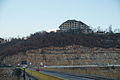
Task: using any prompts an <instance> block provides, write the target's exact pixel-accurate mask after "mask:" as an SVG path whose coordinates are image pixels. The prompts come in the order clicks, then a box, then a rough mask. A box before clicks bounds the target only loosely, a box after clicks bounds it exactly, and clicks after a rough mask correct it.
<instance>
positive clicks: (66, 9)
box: [0, 0, 120, 38]
mask: <svg viewBox="0 0 120 80" xmlns="http://www.w3.org/2000/svg"><path fill="white" fill-rule="evenodd" d="M69 19H75V20H78V21H82V22H84V23H85V24H87V25H89V26H91V27H92V28H94V29H95V28H97V27H98V26H100V27H101V29H103V30H105V29H107V28H108V27H109V26H110V25H112V28H113V29H117V28H120V0H0V37H1V38H10V37H23V36H28V35H30V34H33V33H35V32H39V31H43V30H46V31H50V30H53V29H58V27H59V25H60V24H62V23H63V22H65V21H66V20H69Z"/></svg>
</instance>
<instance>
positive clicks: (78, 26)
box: [59, 20, 92, 33]
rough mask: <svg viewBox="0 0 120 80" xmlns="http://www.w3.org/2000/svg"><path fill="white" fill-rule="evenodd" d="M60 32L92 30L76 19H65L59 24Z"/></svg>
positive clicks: (87, 31)
mask: <svg viewBox="0 0 120 80" xmlns="http://www.w3.org/2000/svg"><path fill="white" fill-rule="evenodd" d="M59 28H60V31H61V32H69V31H81V32H84V33H90V32H92V30H91V29H90V28H89V26H88V25H86V24H85V23H83V22H81V21H76V20H67V21H65V22H63V23H62V24H61V25H60V26H59Z"/></svg>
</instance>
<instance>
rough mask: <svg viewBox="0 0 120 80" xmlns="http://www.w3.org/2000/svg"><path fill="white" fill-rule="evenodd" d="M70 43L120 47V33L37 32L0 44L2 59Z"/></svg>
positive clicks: (90, 46)
mask: <svg viewBox="0 0 120 80" xmlns="http://www.w3.org/2000/svg"><path fill="white" fill-rule="evenodd" d="M69 45H81V46H84V47H88V48H95V47H100V48H120V46H119V45H120V34H95V33H91V34H84V33H60V32H56V33H55V32H50V33H48V32H45V31H44V32H37V33H35V34H32V35H31V36H29V37H27V38H18V39H16V38H13V39H12V40H11V41H9V42H6V43H4V44H0V56H1V58H0V59H1V60H2V59H3V58H5V57H6V56H12V55H17V54H18V53H23V54H24V53H25V52H26V51H28V50H34V49H40V48H44V47H50V46H54V47H65V46H69Z"/></svg>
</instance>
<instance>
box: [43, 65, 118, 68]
mask: <svg viewBox="0 0 120 80" xmlns="http://www.w3.org/2000/svg"><path fill="white" fill-rule="evenodd" d="M44 67H46V68H80V67H120V65H70V66H44Z"/></svg>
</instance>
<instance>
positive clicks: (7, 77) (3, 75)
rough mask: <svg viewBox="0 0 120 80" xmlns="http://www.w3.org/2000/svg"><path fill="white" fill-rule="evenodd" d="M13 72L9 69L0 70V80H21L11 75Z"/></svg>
mask: <svg viewBox="0 0 120 80" xmlns="http://www.w3.org/2000/svg"><path fill="white" fill-rule="evenodd" d="M12 72H13V70H12V69H9V68H4V69H0V80H22V79H21V78H18V77H16V76H14V75H12Z"/></svg>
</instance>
